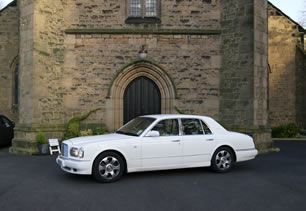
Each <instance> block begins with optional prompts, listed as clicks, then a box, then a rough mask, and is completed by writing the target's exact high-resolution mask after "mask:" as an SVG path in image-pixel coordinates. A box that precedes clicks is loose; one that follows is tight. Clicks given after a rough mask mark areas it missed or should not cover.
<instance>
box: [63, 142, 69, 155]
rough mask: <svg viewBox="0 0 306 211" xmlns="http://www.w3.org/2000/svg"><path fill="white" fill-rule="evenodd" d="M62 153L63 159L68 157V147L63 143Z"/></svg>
mask: <svg viewBox="0 0 306 211" xmlns="http://www.w3.org/2000/svg"><path fill="white" fill-rule="evenodd" d="M62 153H63V157H68V145H67V144H64V143H62Z"/></svg>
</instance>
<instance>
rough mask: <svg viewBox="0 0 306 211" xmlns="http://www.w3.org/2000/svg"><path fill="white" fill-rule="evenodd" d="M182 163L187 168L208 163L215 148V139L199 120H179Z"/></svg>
mask: <svg viewBox="0 0 306 211" xmlns="http://www.w3.org/2000/svg"><path fill="white" fill-rule="evenodd" d="M181 124H182V131H183V134H182V141H183V156H184V159H183V162H184V164H186V165H187V166H202V165H207V164H209V162H210V157H211V152H212V150H213V149H214V147H215V137H214V134H212V132H211V131H210V129H209V128H208V126H207V125H206V124H205V123H204V122H203V121H202V120H200V119H196V118H193V119H192V118H190V119H181Z"/></svg>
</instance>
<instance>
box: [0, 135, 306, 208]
mask: <svg viewBox="0 0 306 211" xmlns="http://www.w3.org/2000/svg"><path fill="white" fill-rule="evenodd" d="M275 146H276V147H279V148H280V152H274V153H271V154H266V155H260V156H257V157H256V159H255V160H251V161H248V162H243V163H238V164H236V165H235V166H234V168H233V169H232V171H231V172H230V173H226V174H218V173H214V172H212V171H210V169H209V168H194V169H183V170H171V171H155V172H141V173H131V174H127V175H124V176H123V177H122V179H121V180H119V181H118V182H115V183H110V184H100V183H97V182H96V181H95V180H94V179H93V178H92V177H91V176H79V175H72V174H68V173H65V172H63V171H62V170H61V169H60V168H59V166H58V165H57V164H56V163H55V158H56V156H15V155H9V154H8V153H7V151H8V148H1V149H0V210H1V211H7V210H8V211H11V210H26V211H32V210H39V211H41V210H43V211H48V210H99V211H100V210H101V211H103V210H105V211H111V210H132V211H140V210H145V211H147V210H158V211H160V210H169V211H171V210H188V211H189V210H222V211H224V210H235V211H239V210H247V211H251V210H261V211H262V210H269V211H271V210H277V211H281V210H291V211H293V210H306V142H288V141H279V142H276V143H275Z"/></svg>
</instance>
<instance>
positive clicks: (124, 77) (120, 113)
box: [106, 60, 176, 130]
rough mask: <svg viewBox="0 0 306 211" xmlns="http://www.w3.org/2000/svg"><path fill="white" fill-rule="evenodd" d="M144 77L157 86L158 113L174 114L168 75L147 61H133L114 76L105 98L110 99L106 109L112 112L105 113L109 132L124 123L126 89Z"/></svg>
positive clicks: (172, 88)
mask: <svg viewBox="0 0 306 211" xmlns="http://www.w3.org/2000/svg"><path fill="white" fill-rule="evenodd" d="M139 77H145V78H147V79H149V80H151V81H152V82H154V84H155V85H156V86H157V88H158V90H159V92H160V104H161V105H160V113H162V114H171V113H172V112H174V106H173V104H174V101H175V99H176V91H175V90H176V89H175V85H174V84H173V82H172V80H171V79H170V77H169V75H168V74H167V73H166V72H165V71H164V70H163V69H161V68H160V67H159V66H158V65H155V64H153V63H152V62H148V61H143V60H140V61H135V62H133V63H131V64H130V65H127V66H125V67H124V68H123V69H121V70H120V71H119V72H118V73H117V75H116V76H115V78H114V80H113V82H112V85H111V87H110V90H109V93H108V96H107V98H110V99H111V101H109V104H108V105H107V106H108V108H109V109H110V110H111V111H112V112H107V113H106V118H108V119H111V122H112V123H111V124H109V125H108V127H109V128H110V130H115V129H118V128H119V127H121V126H122V125H123V123H124V122H125V121H124V94H125V92H126V90H127V87H128V86H129V85H130V84H131V83H132V82H133V81H134V80H135V79H137V78H139Z"/></svg>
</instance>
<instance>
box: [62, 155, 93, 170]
mask: <svg viewBox="0 0 306 211" xmlns="http://www.w3.org/2000/svg"><path fill="white" fill-rule="evenodd" d="M56 163H57V164H58V165H59V166H60V167H61V169H62V170H63V171H66V172H69V173H72V174H91V167H92V162H91V161H83V160H82V161H80V160H73V159H69V158H63V157H60V156H58V157H57V158H56Z"/></svg>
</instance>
